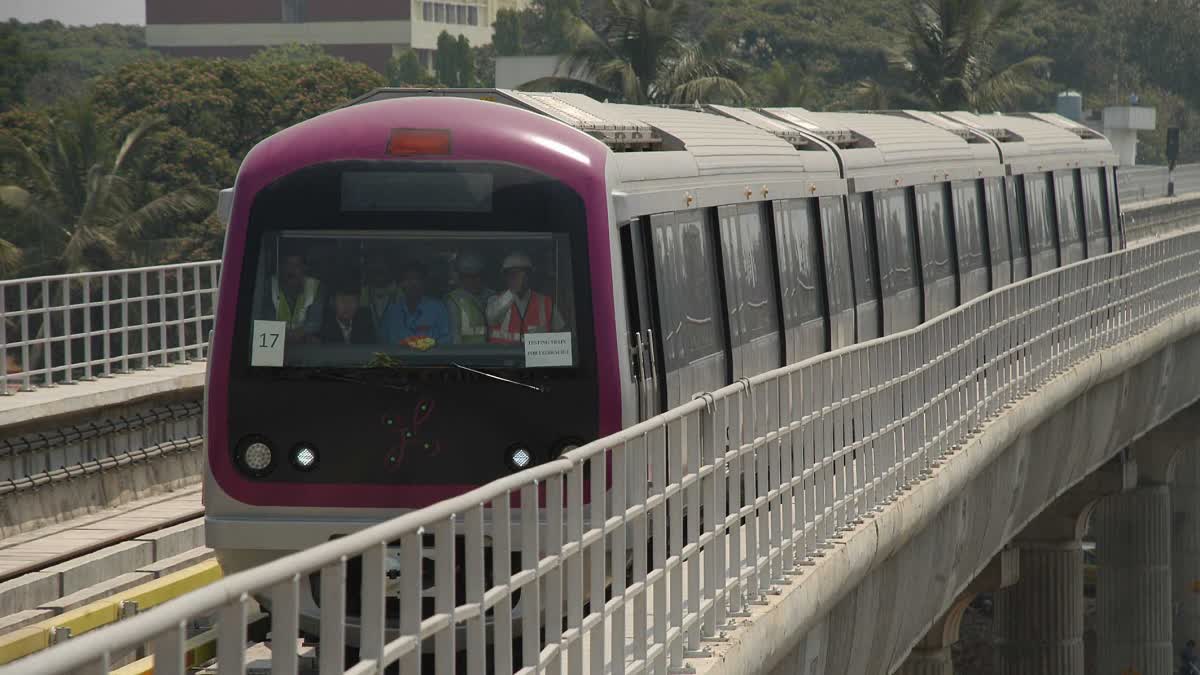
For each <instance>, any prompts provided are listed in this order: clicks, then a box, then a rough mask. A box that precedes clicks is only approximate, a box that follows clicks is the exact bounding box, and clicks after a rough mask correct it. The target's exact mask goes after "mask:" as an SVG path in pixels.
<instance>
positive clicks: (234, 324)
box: [204, 89, 1124, 642]
mask: <svg viewBox="0 0 1200 675" xmlns="http://www.w3.org/2000/svg"><path fill="white" fill-rule="evenodd" d="M1116 170H1117V156H1116V154H1115V153H1114V151H1113V148H1112V146H1111V145H1110V143H1109V142H1108V141H1107V140H1106V139H1105V138H1104V137H1103V136H1101V135H1100V134H1098V133H1096V132H1094V131H1093V130H1091V129H1089V128H1087V127H1085V126H1082V125H1080V124H1077V123H1075V122H1072V121H1070V120H1068V119H1066V118H1063V117H1060V116H1057V115H1053V114H1038V113H1030V114H1020V115H975V114H971V113H965V112H945V113H931V112H914V111H887V112H871V113H818V112H811V111H807V110H803V109H800V108H753V109H751V108H733V107H726V106H719V105H703V106H701V105H697V106H686V107H653V106H634V105H618V104H609V103H600V102H597V101H595V100H592V99H590V98H587V97H585V96H583V95H579V94H565V93H530V92H517V91H506V90H495V89H486V90H485V89H469V90H468V89H441V90H416V89H380V90H376V91H373V92H371V93H369V94H367V95H365V96H363V97H362V98H360V99H358V100H355V101H353V102H351V103H350V104H348V105H346V106H345V107H343V108H340V109H338V110H335V111H332V112H329V113H326V114H324V115H321V116H318V117H316V118H314V119H311V120H308V121H306V122H304V123H301V124H299V125H296V126H294V127H291V128H289V129H285V130H283V131H281V132H279V133H277V134H275V135H273V136H271V137H270V138H268V139H266V140H264V141H262V142H261V143H260V144H258V145H257V146H256V147H255V148H254V149H253V150H251V152H250V153H249V154H248V155H247V156H246V158H245V160H244V161H243V163H242V165H241V168H240V171H239V173H238V176H237V181H236V184H235V187H234V188H233V189H232V191H225V193H224V194H223V195H222V197H223V201H222V203H223V204H224V205H225V207H224V208H225V211H226V213H225V216H226V217H227V218H228V233H227V235H226V241H225V250H224V256H223V260H224V264H223V265H224V266H223V274H222V278H221V282H220V291H219V307H220V311H219V312H218V316H217V320H216V327H215V332H214V336H213V340H212V345H211V352H210V365H209V369H208V378H209V379H208V386H207V388H206V392H207V395H206V396H207V400H206V433H207V450H208V462H207V471H206V476H205V484H204V503H205V507H206V537H207V540H208V545H209V546H211V547H213V548H214V549H216V551H217V555H218V557H219V559H220V562H221V565H222V567H223V569H224V570H225V571H226V573H229V572H233V571H237V570H240V569H245V568H247V567H250V566H253V565H257V564H261V563H264V562H267V561H270V560H272V559H275V558H277V557H279V556H282V555H285V554H287V553H290V552H293V551H296V550H300V549H304V548H308V547H311V546H313V545H316V544H319V543H321V542H325V541H328V540H329V539H331V538H335V537H338V536H342V535H345V534H347V533H349V532H352V531H355V530H358V529H361V528H363V527H365V526H367V525H370V524H373V523H376V522H380V521H382V520H385V519H388V518H392V517H394V516H396V515H399V514H401V513H403V512H405V511H407V510H412V509H418V508H420V507H423V506H426V505H428V504H431V503H433V502H435V501H438V500H440V499H443V498H446V497H450V496H452V495H456V494H461V493H463V492H465V491H468V490H470V489H472V488H474V487H476V486H479V485H481V484H484V483H487V482H489V481H491V480H493V479H496V478H499V477H501V476H504V475H506V474H508V473H509V472H512V471H516V470H519V469H521V468H525V467H528V466H531V465H534V464H536V463H538V462H543V461H548V460H551V459H553V458H555V457H557V456H558V455H560V454H561V453H562V452H564V451H565V450H567V449H569V448H573V447H575V446H577V445H580V444H582V443H583V442H585V441H587V440H590V439H595V438H599V437H602V436H604V435H607V434H610V433H612V432H615V431H617V430H619V429H620V428H622V427H623V426H626V425H629V424H632V423H635V422H637V421H639V420H642V419H647V418H649V417H652V416H654V415H656V414H658V413H660V412H662V411H664V410H667V409H670V408H672V407H674V406H677V405H679V404H682V403H685V402H687V401H688V400H690V399H691V398H693V396H694V395H696V394H697V393H701V392H706V391H712V390H715V389H718V388H720V387H722V386H725V385H727V384H729V383H731V382H733V381H736V380H737V379H738V378H742V377H746V376H750V375H754V374H757V373H761V372H764V371H768V370H771V369H774V368H777V367H779V366H781V365H784V364H788V363H793V362H796V361H800V360H803V359H805V358H808V357H811V356H813V355H816V354H819V353H821V352H824V351H827V350H832V349H838V348H841V347H844V346H847V345H850V344H853V343H855V342H860V341H866V340H871V339H874V338H877V337H880V336H885V335H889V334H892V333H895V332H898V331H903V330H906V329H908V328H911V327H913V326H916V325H918V324H920V323H922V322H923V321H927V320H929V319H931V318H933V317H935V316H937V315H939V314H941V313H944V312H946V311H949V310H951V309H952V308H954V307H955V306H956V305H959V304H960V303H964V302H967V301H970V300H971V299H973V298H975V297H978V296H980V295H982V294H984V293H987V292H988V291H989V290H991V289H994V288H998V287H1001V286H1004V285H1005V284H1009V283H1012V282H1014V281H1016V280H1020V279H1023V278H1026V277H1028V276H1031V275H1036V274H1039V273H1041V272H1045V271H1047V270H1050V269H1053V268H1055V267H1057V266H1060V265H1065V264H1070V263H1072V262H1075V261H1078V260H1082V259H1084V258H1087V257H1092V256H1097V255H1101V254H1105V253H1108V252H1110V251H1112V250H1115V249H1117V248H1120V247H1122V246H1124V236H1123V228H1122V224H1121V218H1120V212H1119V205H1118V201H1117V190H1116ZM513 541H515V542H519V541H521V539H520V537H514V538H513ZM356 574H357V573H356V572H355V570H354V568H353V566H351V570H350V574H349V579H348V582H347V583H348V584H354V585H353V586H350V587H348V594H347V621H348V626H347V628H348V630H347V638H348V639H349V640H350V641H351V642H354V641H355V639H356V632H355V615H356V612H357V607H358V601H357V599H358V586H357V579H356ZM317 584H318V579H317V578H316V577H315V576H314V578H313V579H312V583H311V585H310V586H309V588H310V590H311V591H312V592H311V593H302V594H301V595H302V597H301V606H302V620H301V626H302V629H303V630H306V631H311V632H315V631H316V620H317V619H316V617H317V604H316V603H317V602H318V601H319V597H320V596H319V592H317ZM459 586H460V587H461V584H460V585H459ZM519 610H520V605H519V602H518V605H517V610H516V611H519Z"/></svg>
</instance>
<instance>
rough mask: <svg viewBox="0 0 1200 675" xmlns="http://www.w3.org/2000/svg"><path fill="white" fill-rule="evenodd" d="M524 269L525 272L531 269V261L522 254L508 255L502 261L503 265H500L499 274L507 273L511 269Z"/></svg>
mask: <svg viewBox="0 0 1200 675" xmlns="http://www.w3.org/2000/svg"><path fill="white" fill-rule="evenodd" d="M518 268H524V269H527V270H531V269H533V261H532V260H530V259H529V256H527V255H525V254H524V253H510V254H509V255H508V257H507V258H505V259H504V263H503V264H501V265H500V271H501V272H507V271H508V270H511V269H518Z"/></svg>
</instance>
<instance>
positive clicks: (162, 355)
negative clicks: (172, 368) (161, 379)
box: [154, 269, 171, 368]
mask: <svg viewBox="0 0 1200 675" xmlns="http://www.w3.org/2000/svg"><path fill="white" fill-rule="evenodd" d="M154 351H155V352H157V354H158V363H156V364H154V365H156V366H158V367H159V368H163V367H165V366H169V365H171V356H170V354H171V343H170V341H169V339H168V338H167V270H166V269H160V270H158V349H156V350H154Z"/></svg>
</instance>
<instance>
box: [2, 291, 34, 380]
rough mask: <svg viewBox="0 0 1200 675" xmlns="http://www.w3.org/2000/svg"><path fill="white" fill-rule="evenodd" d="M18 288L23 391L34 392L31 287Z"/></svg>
mask: <svg viewBox="0 0 1200 675" xmlns="http://www.w3.org/2000/svg"><path fill="white" fill-rule="evenodd" d="M17 288H18V289H19V295H20V300H21V301H20V307H21V310H20V311H21V333H20V335H21V391H33V389H34V387H33V373H32V371H33V362H32V361H30V359H29V342H30V339H29V285H28V284H25V283H21V284H19V285H18V286H17ZM5 367H6V368H7V364H6V366H5Z"/></svg>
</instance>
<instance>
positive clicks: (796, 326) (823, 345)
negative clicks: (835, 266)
mask: <svg viewBox="0 0 1200 675" xmlns="http://www.w3.org/2000/svg"><path fill="white" fill-rule="evenodd" d="M774 206H775V242H776V250H777V251H778V254H779V255H778V258H779V261H778V262H779V292H780V303H781V304H782V305H783V325H784V328H785V330H786V332H787V340H786V342H785V345H786V348H787V349H786V358H787V360H788V362H789V363H795V362H797V361H801V360H803V359H805V358H808V357H809V356H813V355H815V354H819V353H821V352H823V351H825V350H826V349H827V341H828V335H827V330H826V327H825V284H824V279H823V277H822V275H821V268H820V265H821V261H820V258H819V257H818V256H819V255H820V243H819V242H820V239H819V238H818V237H817V219H816V214H815V213H814V210H813V206H814V205H813V203H812V200H809V199H788V200H780V201H777V202H775V204H774Z"/></svg>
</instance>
